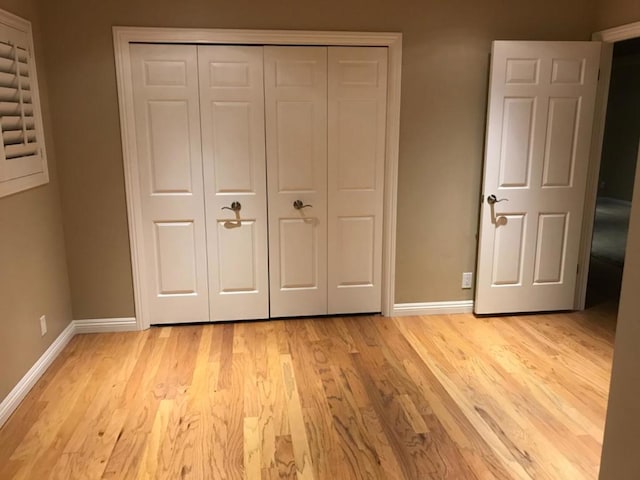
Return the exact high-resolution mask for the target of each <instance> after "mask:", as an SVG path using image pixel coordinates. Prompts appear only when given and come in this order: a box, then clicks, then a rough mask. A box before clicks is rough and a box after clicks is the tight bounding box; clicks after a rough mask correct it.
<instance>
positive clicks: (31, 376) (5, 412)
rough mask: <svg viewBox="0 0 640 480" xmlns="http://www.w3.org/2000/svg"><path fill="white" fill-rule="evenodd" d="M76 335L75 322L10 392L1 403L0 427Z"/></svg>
mask: <svg viewBox="0 0 640 480" xmlns="http://www.w3.org/2000/svg"><path fill="white" fill-rule="evenodd" d="M75 334H76V332H75V325H74V323H73V322H70V323H69V325H68V326H67V328H65V329H64V330H63V331H62V333H61V334H60V335H58V338H56V339H55V340H54V341H53V343H52V344H51V345H50V346H49V348H47V350H46V351H45V352H44V353H43V354H42V356H41V357H40V358H39V359H38V360H37V361H36V363H35V364H34V365H33V367H31V368H30V369H29V371H28V372H27V373H26V375H25V376H24V377H22V379H21V380H20V381H19V382H18V384H17V385H16V386H15V387H14V388H13V390H11V392H9V395H7V397H6V398H5V399H4V400H2V403H0V427H1V426H2V425H4V423H5V422H6V421H7V420H8V419H9V417H10V416H11V414H12V413H13V412H14V411H15V409H16V408H18V405H20V402H22V400H23V399H24V397H26V396H27V393H29V391H30V390H31V389H32V388H33V387H34V385H35V384H36V382H37V381H38V380H40V377H42V375H43V374H44V372H45V371H46V370H47V368H49V365H51V363H52V362H53V361H54V360H55V359H56V357H57V356H58V355H59V354H60V352H62V349H63V348H64V347H65V346H66V345H67V343H69V340H71V339H72V338H73V336H74V335H75Z"/></svg>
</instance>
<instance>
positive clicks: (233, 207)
mask: <svg viewBox="0 0 640 480" xmlns="http://www.w3.org/2000/svg"><path fill="white" fill-rule="evenodd" d="M241 208H242V205H241V204H240V202H232V203H231V206H230V207H222V210H231V211H233V212H239V211H240V209H241Z"/></svg>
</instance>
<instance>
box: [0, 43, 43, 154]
mask: <svg viewBox="0 0 640 480" xmlns="http://www.w3.org/2000/svg"><path fill="white" fill-rule="evenodd" d="M29 77H30V75H29V52H28V50H27V49H26V48H25V47H23V46H19V45H11V44H8V43H4V42H0V129H1V130H2V143H3V145H4V153H5V157H6V158H7V159H8V160H10V159H16V158H22V157H27V156H31V155H37V153H38V142H37V138H36V130H35V120H34V117H33V115H34V112H33V104H32V96H31V84H30V82H29Z"/></svg>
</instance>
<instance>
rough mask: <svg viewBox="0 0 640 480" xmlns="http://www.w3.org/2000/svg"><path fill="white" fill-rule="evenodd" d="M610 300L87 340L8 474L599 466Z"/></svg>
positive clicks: (15, 444)
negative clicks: (548, 310) (544, 311)
mask: <svg viewBox="0 0 640 480" xmlns="http://www.w3.org/2000/svg"><path fill="white" fill-rule="evenodd" d="M614 325H615V313H614V312H611V311H610V310H604V311H601V310H598V309H595V310H590V311H587V312H583V313H572V314H555V315H537V316H521V317H501V318H474V317H473V316H472V315H451V316H430V317H405V318H395V319H389V318H382V317H338V318H321V319H304V320H278V321H270V322H253V323H248V322H247V323H236V324H215V325H200V326H180V327H162V328H152V329H150V330H147V331H145V332H135V333H117V334H115V333H114V334H96V335H79V336H76V337H75V338H74V339H73V340H72V341H71V343H70V344H69V345H68V347H67V348H66V349H65V350H64V352H63V353H62V354H61V355H60V357H59V358H58V359H57V360H56V361H55V362H54V364H53V365H52V366H51V368H50V369H49V371H48V372H47V373H46V374H45V375H44V376H43V378H42V379H41V380H40V382H39V383H38V384H37V385H36V387H35V388H34V389H33V390H32V391H31V392H30V394H29V395H28V396H27V398H26V399H25V401H24V402H23V404H22V405H21V406H20V407H19V409H18V410H17V411H16V412H15V414H14V415H13V416H12V418H11V419H10V420H9V421H8V422H7V424H6V425H5V426H4V427H3V428H2V429H1V430H0V479H3V480H4V479H14V478H15V479H45V478H56V479H57V478H59V479H74V478H77V479H83V480H85V479H94V478H108V479H112V478H113V479H120V478H123V479H124V478H126V479H135V478H141V479H147V478H148V479H155V478H166V479H179V478H194V479H236V478H237V479H240V478H246V479H250V480H254V479H267V480H272V479H281V478H297V479H315V480H324V479H327V480H329V479H330V480H343V479H352V478H353V479H356V478H358V479H359V478H366V479H378V478H380V479H383V478H388V479H407V480H417V479H445V478H448V479H492V478H496V479H511V478H517V479H521V478H522V479H529V478H535V479H554V480H558V479H562V480H578V479H595V478H597V473H598V465H599V461H600V450H601V442H602V433H603V425H604V418H605V408H606V400H607V394H608V388H609V377H610V369H611V361H612V352H613V335H614Z"/></svg>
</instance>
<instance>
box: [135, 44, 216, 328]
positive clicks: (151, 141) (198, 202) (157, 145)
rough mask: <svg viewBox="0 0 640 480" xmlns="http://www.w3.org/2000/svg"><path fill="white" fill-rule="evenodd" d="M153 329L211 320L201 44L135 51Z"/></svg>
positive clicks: (146, 270) (147, 280)
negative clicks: (199, 46)
mask: <svg viewBox="0 0 640 480" xmlns="http://www.w3.org/2000/svg"><path fill="white" fill-rule="evenodd" d="M131 69H132V77H133V78H132V79H133V94H134V110H135V128H136V137H137V156H138V169H139V177H140V192H141V197H142V198H141V203H142V219H141V221H140V225H141V229H142V231H143V237H144V241H143V244H142V245H138V248H139V249H141V250H142V253H143V255H142V256H141V258H143V261H144V268H143V270H144V275H143V276H144V278H143V279H142V283H143V285H144V290H145V295H146V305H147V308H148V315H149V319H150V323H152V324H155V323H176V322H202V321H207V320H208V319H209V291H208V286H207V243H206V233H205V214H204V213H205V211H204V192H203V177H202V154H201V139H200V111H199V106H200V101H199V94H198V59H197V50H196V47H195V46H189V45H144V44H135V45H132V46H131Z"/></svg>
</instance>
